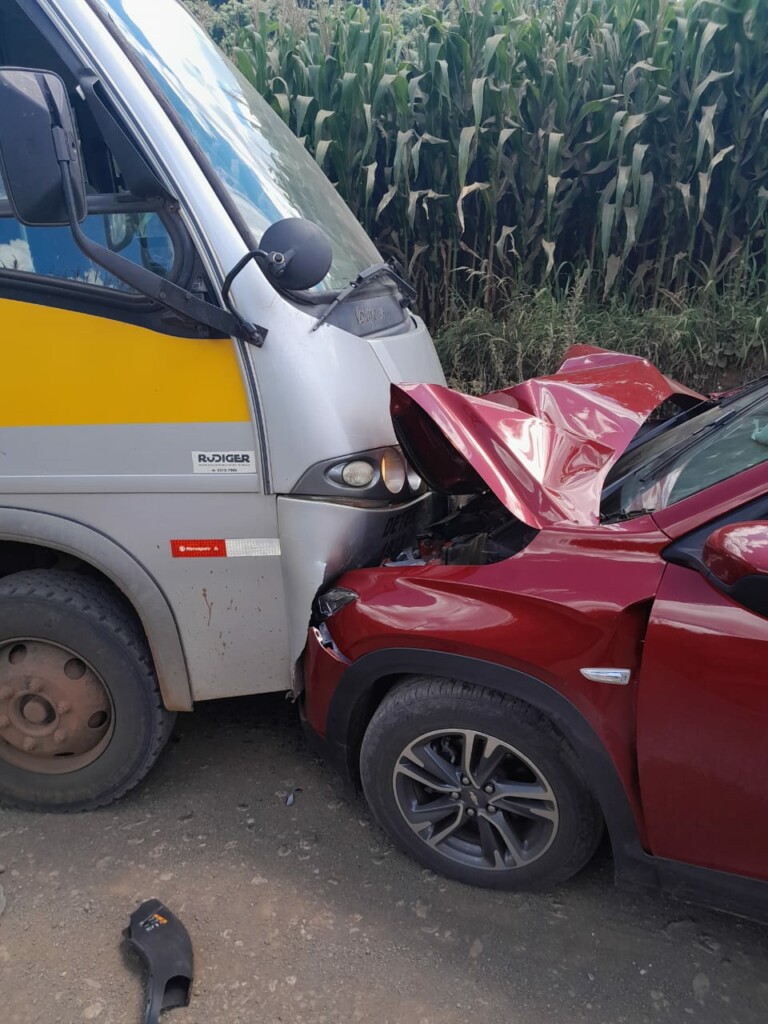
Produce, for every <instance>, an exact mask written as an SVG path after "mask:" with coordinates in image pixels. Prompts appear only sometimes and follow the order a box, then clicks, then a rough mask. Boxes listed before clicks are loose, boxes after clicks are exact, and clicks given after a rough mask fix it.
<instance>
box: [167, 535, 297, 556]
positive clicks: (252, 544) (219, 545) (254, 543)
mask: <svg viewBox="0 0 768 1024" xmlns="http://www.w3.org/2000/svg"><path fill="white" fill-rule="evenodd" d="M279 554H280V540H279V539H278V538H277V537H234V538H231V539H226V538H224V537H220V538H217V539H212V538H210V537H205V538H196V539H178V540H177V539H176V538H174V539H173V540H172V541H171V555H172V557H173V558H264V557H267V556H269V555H279Z"/></svg>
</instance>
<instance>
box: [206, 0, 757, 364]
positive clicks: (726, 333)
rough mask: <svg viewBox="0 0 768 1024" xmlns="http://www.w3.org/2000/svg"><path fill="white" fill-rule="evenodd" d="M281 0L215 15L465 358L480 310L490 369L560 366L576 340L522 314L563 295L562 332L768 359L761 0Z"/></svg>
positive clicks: (680, 359) (235, 2)
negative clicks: (400, 1) (465, 325)
mask: <svg viewBox="0 0 768 1024" xmlns="http://www.w3.org/2000/svg"><path fill="white" fill-rule="evenodd" d="M191 2H192V3H193V4H194V3H195V2H196V3H197V7H198V8H201V7H203V6H206V5H204V4H203V0H191ZM278 2H279V4H280V6H279V7H274V6H273V7H271V8H267V7H265V6H263V5H260V4H254V3H247V2H245V0H228V2H226V3H223V4H218V5H213V8H215V9H213V8H212V9H210V10H207V11H206V12H205V13H206V18H207V23H208V26H209V28H210V30H211V31H212V33H213V34H214V36H217V35H218V37H219V38H220V40H221V41H222V43H223V44H224V45H225V46H226V47H227V48H228V49H229V50H230V52H231V54H232V56H233V58H234V59H235V60H236V62H237V64H238V65H239V67H240V68H241V70H242V71H243V73H244V74H245V75H247V76H248V77H249V78H250V79H251V80H252V81H253V82H254V83H255V85H256V86H257V88H258V89H259V90H260V91H261V92H262V93H263V94H264V95H265V96H266V97H267V99H268V100H269V102H270V103H271V104H272V106H273V107H274V108H275V110H277V112H278V113H279V114H280V116H281V117H283V118H284V119H285V121H286V122H287V123H288V124H289V125H290V126H291V128H292V129H293V130H294V131H295V132H296V134H297V135H298V136H299V137H300V138H302V139H303V140H304V143H305V145H306V146H307V147H308V148H309V150H310V151H311V152H312V153H313V154H314V156H315V158H316V159H317V161H318V163H320V164H321V166H322V167H323V168H324V169H325V171H326V173H327V174H328V175H329V176H330V178H331V180H333V181H334V182H335V183H336V185H337V188H338V189H339V191H340V193H341V194H342V196H343V197H344V198H345V199H346V201H347V202H348V204H349V205H350V207H351V208H352V209H353V211H354V212H355V214H356V215H357V216H358V218H359V219H360V221H361V222H362V223H363V224H364V226H365V228H366V229H367V231H368V232H369V234H370V235H371V236H372V237H373V238H374V240H375V241H376V243H377V245H378V246H379V248H380V249H381V250H382V252H383V253H384V254H385V255H386V256H389V257H394V258H396V259H397V260H399V262H400V263H402V264H403V265H404V266H405V267H406V268H407V270H408V272H409V273H410V275H411V277H412V278H413V279H414V281H415V283H416V284H417V286H418V288H419V294H420V299H421V308H422V311H423V312H424V313H425V314H426V316H427V318H428V320H429V321H430V322H431V324H432V325H433V326H438V325H448V326H447V328H446V334H445V336H444V344H443V353H444V355H445V357H446V358H447V359H448V360H449V363H448V365H449V372H450V366H451V365H453V364H452V363H451V362H450V361H451V360H454V359H455V358H456V346H455V337H454V336H455V334H456V330H457V328H456V326H455V325H456V322H457V320H458V319H460V318H461V317H462V316H465V315H466V316H468V317H469V323H470V324H471V325H472V328H471V330H470V332H469V335H470V336H469V337H468V339H467V345H466V346H465V347H467V346H469V348H470V349H471V350H472V351H475V350H478V351H479V352H480V353H481V354H482V356H483V360H484V365H485V367H486V372H485V374H484V375H481V376H482V379H485V378H488V379H495V378H494V373H495V372H496V371H495V370H493V369H492V368H493V366H496V364H497V363H498V360H497V358H496V356H492V355H491V352H492V350H493V351H495V352H497V353H503V359H502V362H501V363H498V366H499V367H501V366H503V367H504V370H503V373H504V374H509V372H511V371H512V370H514V374H513V375H518V374H519V373H520V372H521V371H522V370H523V369H527V368H529V362H530V360H529V357H528V356H527V355H526V356H523V355H520V352H521V351H523V350H524V351H525V352H533V351H534V348H533V347H532V346H534V344H535V346H538V347H537V348H535V351H536V352H539V353H540V355H541V358H539V356H535V357H534V359H533V361H534V362H536V361H537V360H538V361H539V362H542V360H543V359H544V354H545V353H546V352H547V351H549V349H552V348H556V347H558V346H560V347H561V342H560V341H558V342H557V345H555V344H554V343H553V344H552V345H550V346H549V348H547V345H546V343H545V341H544V339H541V337H540V335H536V336H537V337H539V339H540V340H539V341H537V342H535V343H534V342H533V340H532V338H533V337H534V335H535V331H534V332H533V334H531V335H530V336H529V338H530V339H531V340H529V339H528V337H527V338H526V339H525V340H524V341H522V342H521V344H523V349H520V348H519V346H518V342H517V341H514V340H510V339H514V338H519V337H521V336H520V334H519V330H518V328H515V329H514V331H512V327H511V326H510V325H511V324H512V323H513V322H515V323H516V322H517V320H516V317H522V318H523V321H524V322H525V324H526V327H525V330H531V329H532V325H531V323H529V318H530V317H532V316H534V314H535V315H536V316H538V317H539V318H541V317H542V316H543V313H542V310H546V309H548V310H549V313H548V314H547V315H548V316H549V317H550V324H551V327H552V330H551V333H552V336H553V337H554V336H555V333H557V337H558V338H559V339H562V337H565V336H573V335H574V330H575V327H574V324H575V323H576V322H577V321H578V325H579V331H578V336H579V340H587V338H588V337H589V336H590V335H589V332H590V331H594V332H596V333H595V334H593V335H592V337H593V338H595V340H598V341H600V342H605V341H614V342H615V343H617V344H621V345H622V347H626V346H627V344H629V343H630V339H632V340H631V343H632V344H637V345H638V346H639V347H640V348H642V347H643V344H645V345H646V347H648V345H653V344H654V343H653V342H652V341H651V339H652V338H653V337H655V336H656V333H657V332H658V330H660V329H661V328H660V325H662V324H663V325H664V329H663V333H664V337H665V338H667V339H668V340H667V342H665V345H673V339H676V340H675V341H674V345H673V348H674V351H675V353H677V355H676V356H675V359H674V361H675V362H676V363H678V364H682V363H685V362H689V363H691V365H693V364H695V363H699V362H700V363H702V364H703V363H705V362H707V361H709V363H710V364H711V365H712V366H713V367H717V366H719V365H720V364H723V363H728V364H729V365H733V364H736V365H743V366H748V365H751V364H754V363H755V362H757V361H761V360H762V359H763V358H764V346H765V344H766V341H767V340H768V317H764V316H763V313H764V312H765V305H766V303H765V297H764V296H765V285H766V260H765V235H766V224H767V216H768V124H767V123H766V122H768V59H766V54H768V19H767V18H766V17H765V10H764V6H765V5H764V0H732V2H731V3H728V4H726V3H724V2H722V0H680V2H678V3H672V2H671V0H447V2H446V3H445V4H444V5H442V6H439V7H438V8H437V9H435V8H426V7H424V8H421V9H419V8H417V7H413V6H401V7H400V8H392V9H389V8H387V9H386V10H382V9H381V8H380V6H379V5H378V3H377V0H371V4H370V10H367V9H365V8H364V7H360V6H356V5H354V4H349V5H345V4H343V3H339V2H337V3H332V4H330V5H328V4H326V3H323V2H319V3H317V4H316V5H315V6H313V7H311V8H307V7H302V6H298V5H297V4H296V3H295V2H292V0H278ZM761 12H762V14H761ZM198 13H200V12H199V11H198ZM523 307H525V308H524V309H523ZM478 310H479V311H480V312H478ZM516 310H519V311H520V312H519V314H518V313H517V312H515V311H516ZM574 310H576V311H577V313H575V312H574ZM482 311H485V312H482ZM488 314H494V316H493V318H492V317H491V316H489V315H488ZM636 314H642V315H641V316H638V315H636ZM575 316H576V317H577V320H574V317H575ZM569 317H570V320H569V319H568V318H569ZM482 324H485V325H487V327H488V329H487V330H485V329H482V328H481V325H482ZM569 324H570V326H569ZM555 325H557V332H555V329H554V328H555ZM641 325H642V326H641ZM713 325H714V329H713ZM476 328H477V329H482V330H483V333H484V336H485V337H486V341H487V344H486V345H485V346H478V345H477V344H476V343H475V341H474V339H473V337H472V331H473V330H474V329H476ZM520 329H522V328H520ZM510 331H512V333H511V334H510V333H509V332H510ZM465 333H466V332H465ZM638 335H640V336H638ZM462 336H463V335H462ZM643 337H645V338H646V341H645V343H644V342H643ZM502 338H506V339H507V341H506V342H505V343H504V344H502V342H501V341H500V340H499V339H502ZM450 339H454V341H451V340H450ZM666 355H667V358H666V360H665V366H667V367H669V366H670V361H669V358H668V356H669V355H670V353H666ZM472 358H474V356H473V357H472ZM521 360H522V361H521ZM544 361H546V360H544ZM681 369H682V370H683V371H686V369H687V370H688V373H687V374H686V373H685V372H684V373H683V375H684V376H685V375H688V376H690V370H691V367H690V366H689V367H686V366H685V365H681ZM694 370H695V367H694ZM698 374H699V371H698V370H695V375H698ZM465 379H466V374H465ZM471 379H474V378H471ZM478 379H480V378H478Z"/></svg>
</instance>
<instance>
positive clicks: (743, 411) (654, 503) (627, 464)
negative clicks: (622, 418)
mask: <svg viewBox="0 0 768 1024" xmlns="http://www.w3.org/2000/svg"><path fill="white" fill-rule="evenodd" d="M766 461H768V381H764V382H762V384H761V385H759V386H758V387H756V388H754V389H752V388H750V389H749V390H748V391H746V392H745V393H744V394H743V395H740V396H739V395H737V396H735V397H733V398H729V399H728V401H727V402H725V403H723V404H721V405H718V406H715V407H714V408H710V409H707V410H706V411H705V412H702V413H701V414H700V415H698V416H695V417H694V418H693V419H690V420H688V421H686V422H684V423H681V424H678V425H677V426H675V427H672V428H671V429H670V430H668V431H666V432H665V433H663V434H660V435H657V436H656V437H654V438H652V439H650V440H649V441H648V442H647V443H646V444H639V445H637V446H636V447H635V448H632V449H631V450H630V451H628V452H626V454H625V455H623V456H622V457H621V458H620V459H619V461H618V462H617V463H616V465H615V466H614V468H613V470H612V471H611V473H610V475H609V477H608V480H607V481H606V487H605V490H604V497H603V503H602V508H601V512H602V515H603V517H604V518H610V517H612V516H616V515H630V514H632V513H633V512H635V513H636V512H641V511H654V510H657V509H662V508H666V507H667V506H668V505H673V504H674V503H675V502H677V501H681V500H682V499H683V498H687V497H689V495H691V494H696V493H697V492H698V491H703V490H704V489H705V488H706V487H711V486H712V484H716V483H719V482H720V481H721V480H725V479H727V478H728V477H731V476H735V475H736V474H737V473H741V472H743V471H744V470H745V469H750V468H751V467H752V466H756V465H758V464H759V463H761V462H766Z"/></svg>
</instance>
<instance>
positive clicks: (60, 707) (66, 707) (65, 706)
mask: <svg viewBox="0 0 768 1024" xmlns="http://www.w3.org/2000/svg"><path fill="white" fill-rule="evenodd" d="M56 710H57V711H58V713H59V714H60V715H66V713H67V712H68V711H71V710H72V705H71V704H70V703H69V701H68V700H63V701H62V702H61V703H60V704H57V705H56Z"/></svg>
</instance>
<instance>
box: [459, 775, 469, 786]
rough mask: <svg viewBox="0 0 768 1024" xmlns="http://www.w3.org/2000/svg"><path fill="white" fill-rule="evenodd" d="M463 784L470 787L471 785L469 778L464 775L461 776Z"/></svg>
mask: <svg viewBox="0 0 768 1024" xmlns="http://www.w3.org/2000/svg"><path fill="white" fill-rule="evenodd" d="M461 784H462V786H468V785H469V779H468V778H467V776H466V775H462V776H461Z"/></svg>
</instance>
